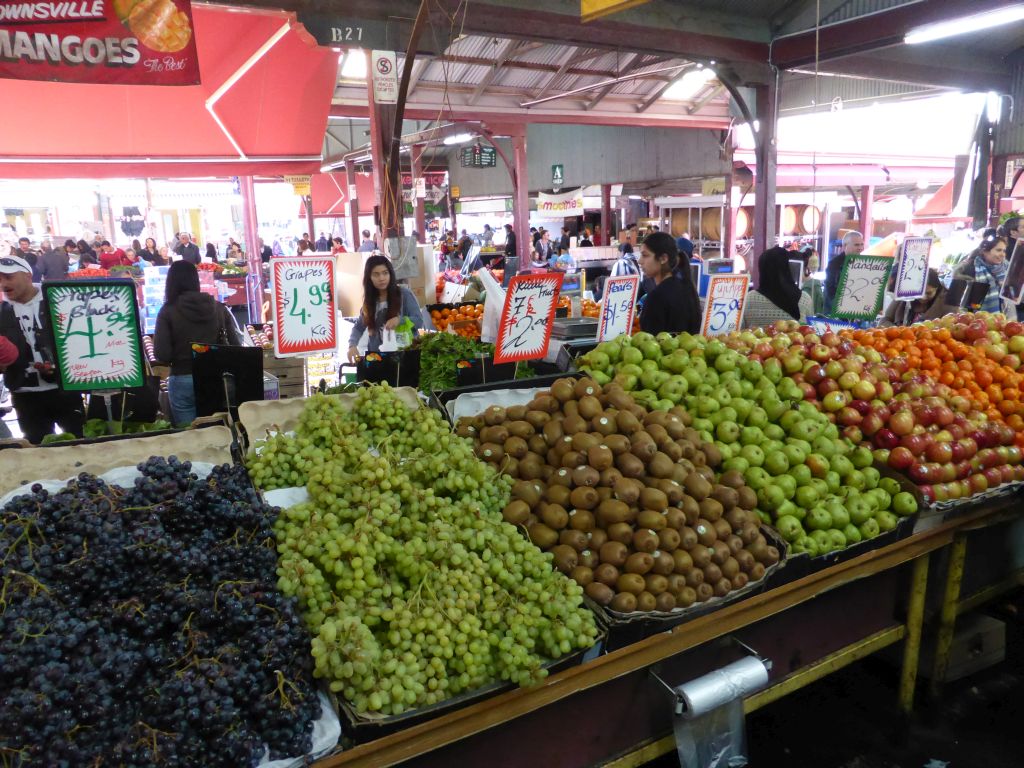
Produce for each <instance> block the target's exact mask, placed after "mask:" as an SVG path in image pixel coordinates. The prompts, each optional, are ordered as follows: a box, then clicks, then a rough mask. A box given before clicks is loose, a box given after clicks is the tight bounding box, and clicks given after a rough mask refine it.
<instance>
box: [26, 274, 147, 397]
mask: <svg viewBox="0 0 1024 768" xmlns="http://www.w3.org/2000/svg"><path fill="white" fill-rule="evenodd" d="M43 296H44V299H45V301H46V307H47V312H48V314H49V318H50V326H51V328H53V340H54V347H55V349H56V354H57V359H56V361H55V362H56V364H57V371H58V374H59V376H60V386H61V388H62V389H65V390H70V391H83V390H92V391H95V390H101V389H123V388H126V387H141V386H143V384H145V375H146V369H145V363H144V362H143V360H142V341H141V337H140V336H139V312H138V307H137V305H136V304H135V283H134V282H132V281H131V280H117V279H113V280H73V281H70V280H69V281H54V282H46V283H44V284H43Z"/></svg>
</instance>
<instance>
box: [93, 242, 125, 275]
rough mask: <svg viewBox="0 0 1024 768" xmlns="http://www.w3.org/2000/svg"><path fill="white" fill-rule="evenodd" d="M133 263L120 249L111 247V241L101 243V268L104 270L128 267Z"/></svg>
mask: <svg viewBox="0 0 1024 768" xmlns="http://www.w3.org/2000/svg"><path fill="white" fill-rule="evenodd" d="M131 263H132V262H131V260H130V259H129V258H128V255H127V254H126V253H125V252H124V251H123V250H121V249H120V248H116V247H114V246H113V245H111V244H110V241H109V240H104V241H103V242H102V243H100V267H101V268H102V269H110V268H111V267H126V266H128V265H130V264H131Z"/></svg>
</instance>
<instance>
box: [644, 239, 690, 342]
mask: <svg viewBox="0 0 1024 768" xmlns="http://www.w3.org/2000/svg"><path fill="white" fill-rule="evenodd" d="M679 266H680V264H679V249H678V248H676V241H675V239H674V238H673V237H672V236H671V235H670V234H668V233H667V232H655V233H654V234H652V235H648V236H647V237H646V238H644V242H643V245H642V246H641V247H640V269H641V270H642V272H643V274H644V276H645V277H647V278H649V279H650V280H651V281H652V282H653V283H654V287H653V288H652V289H651V290H650V291H648V292H647V294H646V295H645V297H644V303H643V309H642V311H641V312H640V328H641V329H643V330H644V331H647V332H648V333H661V332H662V331H667V332H668V333H682V332H683V331H687V332H689V333H697V332H698V331H700V299H698V298H697V289H696V287H695V286H694V285H693V280H692V279H691V278H690V270H689V269H688V268H686V267H685V266H684V268H683V269H682V270H679V269H678V268H679Z"/></svg>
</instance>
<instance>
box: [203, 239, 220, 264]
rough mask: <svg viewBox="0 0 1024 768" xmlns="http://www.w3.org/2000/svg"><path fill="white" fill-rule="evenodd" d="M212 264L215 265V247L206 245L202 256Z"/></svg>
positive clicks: (209, 244) (211, 244) (210, 244)
mask: <svg viewBox="0 0 1024 768" xmlns="http://www.w3.org/2000/svg"><path fill="white" fill-rule="evenodd" d="M204 255H205V256H206V258H208V259H209V260H210V261H211V262H213V263H214V264H216V263H217V246H215V245H214V244H213V243H207V244H206V253H205V254H204Z"/></svg>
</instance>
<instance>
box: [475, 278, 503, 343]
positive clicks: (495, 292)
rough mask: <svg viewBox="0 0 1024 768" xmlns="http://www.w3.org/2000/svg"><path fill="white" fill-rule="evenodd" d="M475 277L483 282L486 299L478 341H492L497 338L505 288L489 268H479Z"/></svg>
mask: <svg viewBox="0 0 1024 768" xmlns="http://www.w3.org/2000/svg"><path fill="white" fill-rule="evenodd" d="M477 277H479V278H480V282H482V283H483V284H484V291H485V292H486V294H487V300H486V301H484V319H483V323H482V325H481V327H480V341H483V342H486V343H488V344H492V343H494V341H495V340H497V338H498V325H499V323H501V311H502V309H504V308H505V289H504V288H502V287H501V283H499V282H498V281H497V280H495V279H494V275H492V274H491V271H490V270H489V269H481V270H480V271H479V272H477Z"/></svg>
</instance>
